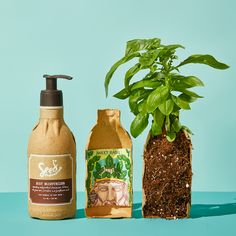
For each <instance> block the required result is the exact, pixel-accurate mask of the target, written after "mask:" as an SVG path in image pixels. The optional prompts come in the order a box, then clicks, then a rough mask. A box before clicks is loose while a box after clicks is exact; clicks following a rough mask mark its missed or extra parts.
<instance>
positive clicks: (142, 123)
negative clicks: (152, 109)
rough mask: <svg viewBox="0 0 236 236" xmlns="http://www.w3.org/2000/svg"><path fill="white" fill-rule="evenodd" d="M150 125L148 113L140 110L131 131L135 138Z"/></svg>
mask: <svg viewBox="0 0 236 236" xmlns="http://www.w3.org/2000/svg"><path fill="white" fill-rule="evenodd" d="M147 125H148V114H147V113H144V112H140V113H139V114H138V115H137V116H136V117H135V118H134V120H133V121H132V123H131V126H130V132H131V134H132V136H133V137H134V138H136V137H138V136H139V135H140V134H141V133H142V132H143V131H144V129H145V128H146V127H147Z"/></svg>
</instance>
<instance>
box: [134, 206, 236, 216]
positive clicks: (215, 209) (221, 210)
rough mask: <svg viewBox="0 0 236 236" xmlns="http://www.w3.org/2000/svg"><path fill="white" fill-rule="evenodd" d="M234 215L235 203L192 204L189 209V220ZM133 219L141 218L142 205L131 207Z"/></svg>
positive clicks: (235, 210) (235, 212) (235, 211)
mask: <svg viewBox="0 0 236 236" xmlns="http://www.w3.org/2000/svg"><path fill="white" fill-rule="evenodd" d="M233 214H236V203H225V204H193V205H192V207H191V213H190V218H192V219H196V218H201V217H211V216H224V215H233ZM133 218H135V219H140V218H143V216H142V203H135V204H134V205H133Z"/></svg>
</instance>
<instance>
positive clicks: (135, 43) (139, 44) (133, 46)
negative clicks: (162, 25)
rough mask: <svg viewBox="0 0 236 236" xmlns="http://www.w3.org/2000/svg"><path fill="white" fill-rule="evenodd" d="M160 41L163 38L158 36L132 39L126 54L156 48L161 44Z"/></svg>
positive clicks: (128, 43) (127, 45)
mask: <svg viewBox="0 0 236 236" xmlns="http://www.w3.org/2000/svg"><path fill="white" fill-rule="evenodd" d="M160 42H161V40H160V39H158V38H153V39H133V40H130V41H128V42H127V44H126V50H125V55H130V54H132V53H135V52H138V51H142V50H149V49H156V48H158V47H159V46H160Z"/></svg>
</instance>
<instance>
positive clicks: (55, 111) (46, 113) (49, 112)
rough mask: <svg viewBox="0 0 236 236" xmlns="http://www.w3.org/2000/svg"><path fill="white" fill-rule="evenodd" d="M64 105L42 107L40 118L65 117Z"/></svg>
mask: <svg viewBox="0 0 236 236" xmlns="http://www.w3.org/2000/svg"><path fill="white" fill-rule="evenodd" d="M63 113H64V112H63V107H55V108H53V107H50V108H47V107H40V119H63Z"/></svg>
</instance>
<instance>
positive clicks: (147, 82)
mask: <svg viewBox="0 0 236 236" xmlns="http://www.w3.org/2000/svg"><path fill="white" fill-rule="evenodd" d="M161 84H162V83H161V82H160V81H151V80H144V79H143V80H141V81H138V82H135V83H133V84H131V85H130V86H131V91H133V90H135V89H138V88H145V87H146V88H157V87H158V86H160V85H161Z"/></svg>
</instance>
